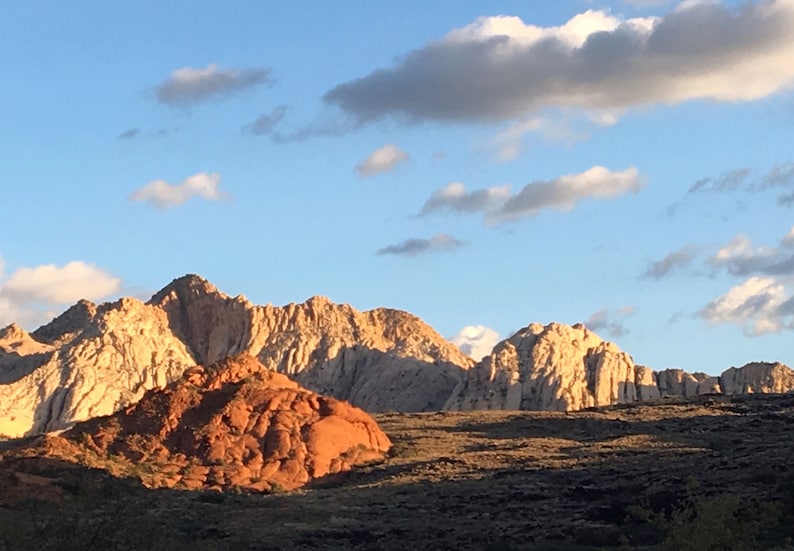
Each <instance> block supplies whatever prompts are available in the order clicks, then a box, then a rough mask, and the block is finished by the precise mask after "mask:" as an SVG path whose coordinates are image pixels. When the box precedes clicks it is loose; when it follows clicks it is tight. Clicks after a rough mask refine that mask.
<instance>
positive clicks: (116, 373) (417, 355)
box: [0, 276, 474, 437]
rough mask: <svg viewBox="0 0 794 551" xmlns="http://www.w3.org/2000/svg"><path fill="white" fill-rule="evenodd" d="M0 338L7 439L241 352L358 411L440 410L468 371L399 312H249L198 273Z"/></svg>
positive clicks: (101, 410)
mask: <svg viewBox="0 0 794 551" xmlns="http://www.w3.org/2000/svg"><path fill="white" fill-rule="evenodd" d="M3 331H4V333H3V335H5V336H4V337H2V338H0V435H5V436H10V437H16V436H22V435H28V434H35V433H40V432H47V431H53V430H59V429H64V428H67V427H68V426H70V425H71V424H73V423H74V422H77V421H82V420H86V419H91V418H93V417H97V416H101V415H109V414H111V413H113V412H115V411H118V410H120V409H122V408H125V407H127V406H128V405H130V404H134V403H135V402H137V401H138V400H140V398H141V397H142V396H143V394H144V393H145V392H146V391H147V390H150V389H153V388H162V387H164V386H166V385H167V384H169V383H170V382H173V381H175V380H177V379H178V378H179V377H180V376H181V375H182V373H183V372H184V370H185V369H187V368H188V367H190V366H193V365H196V364H204V365H208V364H210V363H213V362H215V361H218V360H220V359H223V358H226V357H229V356H233V355H236V354H240V353H245V354H249V355H251V356H255V357H257V358H258V360H259V361H260V362H261V363H262V364H263V365H264V366H265V367H266V369H268V370H271V371H275V372H279V373H283V374H286V375H288V376H289V377H291V378H293V379H294V380H296V381H298V382H299V383H300V384H302V385H303V386H305V387H307V388H310V389H312V390H315V391H317V392H321V393H323V394H329V395H331V396H334V397H336V398H339V399H344V400H348V401H350V402H351V403H353V404H354V405H357V406H359V407H362V408H364V409H366V410H368V411H384V410H400V411H431V410H439V409H441V407H442V406H443V405H444V403H445V401H446V400H447V398H448V397H449V395H450V393H451V392H452V390H453V389H454V388H455V387H456V386H457V384H458V383H459V382H460V380H461V376H462V373H463V371H465V370H466V369H468V368H469V367H471V366H472V365H473V364H474V362H473V360H471V359H470V358H468V357H467V356H465V355H464V354H462V353H461V352H460V351H459V350H458V349H457V348H456V347H455V346H454V345H453V344H452V343H450V342H448V341H446V340H445V339H444V338H443V337H441V335H439V334H438V333H436V332H435V331H434V330H433V329H432V328H430V327H429V326H428V325H427V324H425V323H424V322H422V321H421V320H420V319H419V318H417V317H416V316H412V315H411V314H408V313H406V312H401V311H398V310H390V309H385V308H380V309H376V310H371V311H368V312H359V311H357V310H355V309H354V308H352V307H350V306H348V305H346V304H334V303H332V302H331V301H329V300H328V299H326V298H324V297H314V298H311V299H309V300H308V301H306V302H305V303H303V304H289V305H287V306H283V307H274V306H271V305H268V306H256V305H254V304H252V303H250V302H249V301H248V300H247V299H245V297H242V296H238V297H234V298H232V297H229V296H227V295H225V294H224V293H222V292H220V291H218V289H216V288H215V287H214V286H212V285H211V284H210V283H209V282H207V281H206V280H204V279H202V278H200V277H198V276H185V277H182V278H179V279H176V280H174V281H173V282H172V283H171V284H169V285H168V286H166V287H165V288H164V289H162V290H161V291H160V292H158V293H157V294H155V295H154V296H153V297H152V299H151V300H150V301H148V302H147V303H142V302H141V301H139V300H137V299H134V298H123V299H121V300H119V301H117V302H114V303H108V304H103V305H100V306H96V305H93V304H92V303H90V302H87V301H81V302H79V303H77V304H76V305H75V306H73V307H72V308H70V309H69V310H67V311H66V312H65V313H64V314H62V315H61V316H59V317H58V318H56V319H55V320H53V321H52V322H51V323H49V324H47V325H45V326H43V327H42V328H40V329H38V330H36V331H35V332H33V334H31V335H29V334H27V333H25V332H24V331H23V330H22V329H21V328H19V327H16V326H10V327H9V328H6V329H5V330H3ZM19 343H23V344H19Z"/></svg>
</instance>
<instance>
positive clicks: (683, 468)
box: [0, 400, 794, 551]
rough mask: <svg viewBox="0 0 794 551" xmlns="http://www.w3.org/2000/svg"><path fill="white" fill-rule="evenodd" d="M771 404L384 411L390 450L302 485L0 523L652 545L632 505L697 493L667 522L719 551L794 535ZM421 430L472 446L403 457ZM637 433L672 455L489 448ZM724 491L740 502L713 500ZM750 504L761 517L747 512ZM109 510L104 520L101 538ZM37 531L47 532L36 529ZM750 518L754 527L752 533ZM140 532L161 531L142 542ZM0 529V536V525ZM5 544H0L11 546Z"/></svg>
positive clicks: (107, 543) (430, 543)
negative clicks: (660, 412)
mask: <svg viewBox="0 0 794 551" xmlns="http://www.w3.org/2000/svg"><path fill="white" fill-rule="evenodd" d="M773 402H774V400H773ZM786 403H787V402H781V403H779V406H774V405H771V404H767V405H768V406H769V407H768V408H766V409H761V410H752V411H750V412H748V413H747V414H746V415H738V414H735V413H731V412H727V413H725V414H721V415H716V416H715V415H709V414H703V413H700V414H697V412H679V413H681V414H682V415H689V413H692V415H689V417H686V418H670V419H660V420H653V421H649V420H642V419H639V420H637V421H635V422H632V421H630V422H624V423H621V422H619V421H617V422H616V421H615V420H614V419H612V418H607V419H603V420H602V419H596V422H595V423H593V424H590V425H582V424H581V423H580V422H579V421H580V419H577V418H576V415H572V416H571V417H570V418H566V417H563V418H556V419H532V418H529V417H528V418H527V419H522V418H521V414H516V415H514V416H511V417H509V418H507V419H506V420H505V421H504V422H501V423H500V422H497V419H496V417H495V416H494V415H489V414H479V415H478V414H474V413H467V414H458V413H455V414H443V415H438V416H435V415H410V416H384V418H387V419H386V421H388V423H384V424H389V425H390V426H393V427H396V428H395V429H394V430H396V431H397V432H396V433H392V434H391V436H393V439H394V440H395V441H396V442H400V443H402V444H404V445H403V446H401V447H400V448H399V449H397V450H396V451H395V452H393V453H392V454H391V456H390V457H388V458H386V459H385V460H384V461H383V462H381V463H376V464H372V465H368V466H364V467H361V468H360V469H358V470H357V471H356V472H353V473H351V474H350V475H347V478H344V477H336V478H334V477H328V478H326V479H321V480H318V481H317V482H316V483H315V484H314V485H312V486H310V487H309V488H308V489H307V490H305V491H299V492H295V493H293V494H287V495H279V496H275V495H274V496H246V495H239V496H238V495H229V494H200V493H193V492H179V491H170V490H160V491H145V492H144V491H142V490H141V491H131V492H130V493H129V494H124V493H122V494H121V495H117V496H113V497H110V498H107V499H103V500H99V499H94V500H93V501H92V500H91V499H87V500H83V501H79V504H78V506H76V505H75V503H76V501H75V500H73V501H70V502H68V504H67V505H63V506H61V505H57V504H56V505H54V506H38V508H37V509H35V514H34V515H33V516H31V515H30V514H29V513H30V510H29V509H24V510H23V509H20V508H19V507H12V508H5V509H0V520H2V521H3V522H8V521H7V520H5V519H9V518H10V519H12V522H13V523H15V524H19V525H20V526H23V527H26V528H25V529H26V531H25V532H24V534H23V535H26V536H25V537H29V538H33V539H29V540H26V543H31V544H35V545H32V547H29V548H41V549H48V548H57V547H53V546H48V545H47V542H48V541H50V540H49V539H48V538H51V537H52V534H53V533H54V532H58V531H61V530H66V531H67V534H73V533H74V532H75V531H74V530H73V529H72V528H69V524H68V523H67V522H66V521H67V520H68V521H69V522H70V523H71V522H77V525H78V526H81V527H82V528H81V530H87V529H88V528H89V527H91V526H98V527H102V529H101V530H100V529H97V530H96V532H95V533H90V532H88V533H87V535H86V537H88V536H90V537H92V538H94V539H93V540H91V544H92V545H93V548H140V546H141V545H144V544H148V545H149V548H160V549H182V548H198V549H230V548H247V549H261V550H264V549H317V548H322V549H373V550H374V549H383V550H392V549H394V550H401V551H402V550H405V549H412V548H417V549H506V550H510V549H549V550H550V549H560V550H561V549H581V550H585V549H588V550H590V549H602V548H615V547H619V546H620V545H625V546H626V547H630V548H633V547H635V546H654V545H657V544H660V543H662V542H663V541H664V540H665V538H667V537H669V534H668V533H666V532H665V527H664V524H663V523H661V524H660V523H659V522H658V521H654V520H652V519H650V518H649V519H645V518H643V517H642V514H645V513H647V515H650V516H653V515H656V516H661V517H665V515H675V514H676V511H678V510H682V508H684V509H683V510H684V512H685V513H686V510H685V507H686V506H687V504H689V503H703V504H705V505H704V507H705V509H703V511H704V513H703V514H707V516H708V518H705V517H698V515H697V514H695V515H694V516H693V517H692V518H689V517H686V516H683V517H680V520H682V522H683V523H682V524H680V525H678V526H677V528H676V529H677V530H679V531H681V533H683V534H691V536H692V537H693V538H694V537H696V536H698V535H699V534H700V535H702V533H704V532H708V531H713V532H714V534H713V535H714V537H719V535H720V534H722V533H724V532H725V531H726V530H736V532H735V535H734V537H735V538H736V540H735V542H734V543H735V545H734V546H733V547H731V546H730V545H729V546H725V547H721V548H724V549H753V548H770V547H774V545H777V548H782V549H785V548H787V547H786V546H785V545H781V544H784V543H785V540H784V538H785V537H787V536H791V535H794V534H790V527H791V526H792V525H794V518H792V511H794V507H792V506H794V462H792V461H791V456H790V452H791V449H794V431H791V430H788V431H786V430H783V429H784V428H785V426H788V422H787V421H784V419H789V418H790V417H791V416H792V415H794V413H792V412H791V411H790V410H789V409H787V408H789V407H790V406H788V405H785V404H786ZM684 407H686V406H684ZM608 413H609V414H610V415H614V414H616V412H615V411H610V412H608ZM768 413H775V414H776V415H777V417H775V416H771V417H770V416H769V415H767V414H768ZM528 415H529V414H528ZM478 419H479V420H478ZM688 427H690V428H688ZM707 427H710V428H711V430H708V431H707V430H705V429H706V428H707ZM584 428H587V433H586V434H583V433H582V430H583V429H584ZM428 431H429V432H433V431H436V432H438V433H439V434H440V435H443V434H447V435H449V436H450V437H454V438H458V437H459V436H460V437H462V436H464V435H466V436H467V437H469V438H470V439H474V440H480V441H481V444H482V447H483V451H482V452H477V451H476V450H475V451H468V452H467V451H463V452H456V451H455V450H454V449H452V448H439V450H438V452H437V453H435V452H434V453H435V455H434V456H432V457H428V456H427V455H428V454H427V450H425V453H424V455H421V454H420V455H419V456H417V453H419V451H418V450H414V449H411V448H410V445H411V444H416V443H417V442H418V440H417V439H412V437H411V436H410V435H412V434H419V433H422V432H428ZM600 431H603V432H600ZM642 431H644V432H645V433H647V434H653V435H656V436H657V437H658V438H659V440H660V441H661V442H662V443H664V442H665V441H666V442H668V443H670V444H673V445H674V446H673V448H672V450H673V451H672V452H671V448H670V447H666V446H659V447H651V448H648V449H636V450H634V451H633V452H631V453H608V454H605V455H603V456H600V457H591V456H571V457H561V458H559V463H558V464H557V466H555V463H554V461H556V460H557V459H555V458H551V459H547V460H546V462H545V463H544V462H543V461H541V460H539V459H537V458H536V455H537V454H536V453H532V450H531V449H529V450H526V449H524V448H517V449H512V450H511V449H507V448H501V446H502V445H509V444H511V440H515V441H516V442H518V441H521V440H522V439H527V438H536V439H537V442H536V445H537V446H539V447H538V448H537V450H536V451H538V452H540V451H542V446H543V445H544V444H543V442H542V439H544V438H569V439H571V440H577V439H581V440H582V441H585V440H586V441H588V442H595V443H598V442H605V441H609V440H612V439H615V438H623V437H631V436H633V435H635V434H636V433H637V432H642ZM679 434H683V436H679ZM406 435H407V436H406ZM681 438H683V439H685V440H689V439H696V440H700V441H702V443H703V444H704V445H703V446H700V447H699V448H697V449H695V448H693V449H688V450H679V451H680V453H678V452H676V451H675V450H676V447H675V444H677V443H679V440H680V439H681ZM489 444H496V445H497V446H498V447H497V449H490V448H489V447H488V445H489ZM440 445H441V444H440ZM445 445H446V444H445ZM525 451H527V452H528V453H524V452H525ZM629 451H631V450H629ZM508 452H512V453H513V454H515V456H512V455H510V454H509V453H508ZM502 453H504V454H505V455H504V456H501V455H500V454H502ZM493 456H496V457H497V459H499V461H500V463H499V464H498V466H496V467H494V466H489V464H488V463H486V462H485V461H484V459H486V458H487V457H493ZM567 459H573V460H576V462H575V463H573V464H572V463H570V462H566V460H567ZM1 466H2V465H0V467H1ZM471 469H474V471H472V470H471ZM733 496H735V499H738V500H740V507H737V508H735V509H731V508H730V507H727V508H726V507H724V506H723V505H724V504H728V505H730V503H731V500H732V499H734V497H733ZM764 503H767V504H772V505H773V506H772V507H767V506H765V505H764ZM775 504H779V505H781V507H778V508H777V509H776V508H775ZM756 506H757V507H756ZM753 507H755V508H754V509H753ZM694 511H695V513H697V510H694ZM753 511H757V512H758V511H760V512H761V513H762V514H763V516H762V517H761V518H756V517H753V516H752V515H753V514H755V513H753ZM739 512H741V513H742V514H741V515H739V514H736V513H739ZM111 514H112V515H113V518H114V519H116V520H115V523H114V524H113V527H114V530H113V531H112V533H111V532H110V531H109V530H108V526H109V524H108V523H109V522H110V520H109V519H110V515H111ZM676 518H678V517H676ZM31 519H34V520H31ZM31 526H32V527H33V528H30V527H31ZM46 526H49V527H51V528H52V530H43V528H44V527H46ZM759 527H762V528H763V531H759V532H758V533H754V532H753V531H754V530H755V529H756V528H759ZM28 528H30V529H28ZM34 528H35V529H36V530H34ZM70 530H71V531H70ZM786 530H788V532H787V531H786ZM53 531H54V532H53ZM687 531H688V532H687ZM83 533H84V532H81V531H77V536H79V535H80V534H83ZM155 533H156V534H161V535H162V534H165V535H167V536H168V537H169V538H171V539H169V540H168V541H164V542H160V541H151V542H149V541H142V539H141V538H147V537H153V536H151V534H155ZM707 535H708V534H707ZM77 536H75V537H77ZM750 536H752V538H750ZM0 537H6V535H5V534H4V533H3V530H0ZM70 537H72V536H70ZM743 538H744V539H743ZM747 538H750V539H747ZM172 540H173V541H172ZM20 541H21V540H20ZM68 541H70V542H73V543H75V544H77V543H85V542H84V541H82V540H76V539H71V540H68ZM42 542H43V543H42ZM15 543H16V540H15V541H12V542H11V545H8V544H7V547H8V548H9V549H16V548H21V547H20V546H19V545H17V546H16V547H14V544H15ZM189 545H192V546H194V547H188V546H189ZM89 547H90V546H89ZM82 548H85V546H84V545H83V546H82Z"/></svg>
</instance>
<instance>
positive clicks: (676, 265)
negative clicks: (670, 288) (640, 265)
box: [644, 245, 697, 279]
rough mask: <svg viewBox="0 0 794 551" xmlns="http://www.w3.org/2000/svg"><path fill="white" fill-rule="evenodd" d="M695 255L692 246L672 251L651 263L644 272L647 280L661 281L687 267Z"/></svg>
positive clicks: (695, 251) (695, 252)
mask: <svg viewBox="0 0 794 551" xmlns="http://www.w3.org/2000/svg"><path fill="white" fill-rule="evenodd" d="M696 254H697V250H696V249H695V247H694V246H692V245H684V246H683V247H681V248H680V249H678V250H675V251H672V252H671V253H669V254H667V255H666V256H665V257H664V258H662V259H661V260H658V261H656V262H651V264H650V265H649V266H648V268H647V269H646V270H645V275H644V276H645V277H646V278H647V279H661V278H663V277H666V276H668V275H670V274H671V273H673V272H675V271H677V270H679V269H681V268H685V267H686V266H688V265H689V264H690V263H691V262H692V261H693V260H694V259H695V255H696Z"/></svg>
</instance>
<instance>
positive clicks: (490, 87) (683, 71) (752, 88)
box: [323, 0, 794, 123]
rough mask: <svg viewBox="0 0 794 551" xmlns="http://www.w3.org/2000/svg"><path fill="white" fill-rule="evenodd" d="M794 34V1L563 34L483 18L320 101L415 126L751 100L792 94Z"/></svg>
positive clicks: (683, 7) (673, 14)
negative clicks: (544, 112) (786, 91)
mask: <svg viewBox="0 0 794 551" xmlns="http://www.w3.org/2000/svg"><path fill="white" fill-rule="evenodd" d="M793 32H794V2H792V0H767V1H763V2H745V3H741V4H739V5H732V4H728V3H727V2H720V1H709V2H684V3H682V4H680V5H679V6H678V7H677V8H676V9H674V10H672V11H670V12H669V13H667V14H665V15H664V16H661V17H648V18H631V19H622V18H619V17H617V16H615V15H612V14H610V13H609V12H607V11H598V10H588V11H586V12H585V13H581V14H579V15H576V16H575V17H573V18H572V19H571V20H569V21H568V22H567V23H565V24H564V25H561V26H559V27H540V26H535V25H532V24H527V23H525V22H524V21H522V20H521V19H520V18H518V17H508V16H495V17H482V18H479V19H478V20H476V21H475V22H473V23H472V24H470V25H468V26H466V27H463V28H460V29H455V30H453V31H451V32H450V33H448V34H447V35H446V36H445V37H444V38H443V39H441V40H436V41H433V42H430V43H428V44H426V45H425V46H423V47H421V48H419V49H417V50H414V51H413V52H410V53H408V54H407V55H404V56H403V57H401V58H399V59H398V60H397V61H396V62H395V63H394V64H393V65H392V66H391V67H385V68H380V69H377V70H375V71H373V72H371V73H369V74H368V75H365V76H363V77H361V78H357V79H355V80H351V81H349V82H345V83H342V84H339V85H337V86H336V87H334V88H332V89H330V90H329V91H327V92H326V93H325V95H324V98H323V99H324V101H325V102H326V103H327V104H328V105H332V106H336V107H338V108H339V109H341V110H342V112H344V113H346V114H348V115H350V116H352V117H353V118H355V119H356V120H358V121H363V122H367V121H373V120H378V119H382V118H386V117H391V118H396V119H400V120H404V121H407V122H411V123H418V122H421V121H426V120H435V121H454V122H479V121H487V122H497V121H506V120H515V119H519V118H521V117H523V116H526V115H528V114H531V113H535V112H538V111H540V110H543V109H549V108H551V109H570V108H573V109H578V110H583V111H585V112H591V111H596V112H598V111H607V112H608V111H613V112H615V113H619V112H621V111H624V110H628V109H631V108H633V107H636V106H641V105H652V104H677V103H681V102H685V101H691V100H703V99H705V100H714V101H722V102H739V101H753V100H759V99H762V98H765V97H768V96H770V95H771V94H774V93H776V92H778V91H781V90H784V89H788V88H790V87H791V86H792V85H793V84H794V64H792V63H790V61H791V59H792V58H794V40H792V39H791V37H792V33H793Z"/></svg>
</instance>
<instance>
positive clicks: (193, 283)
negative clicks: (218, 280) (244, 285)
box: [146, 274, 227, 305]
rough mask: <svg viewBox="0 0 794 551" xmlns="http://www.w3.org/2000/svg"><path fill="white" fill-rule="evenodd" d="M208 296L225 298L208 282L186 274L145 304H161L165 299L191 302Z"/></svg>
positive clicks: (198, 276) (225, 296)
mask: <svg viewBox="0 0 794 551" xmlns="http://www.w3.org/2000/svg"><path fill="white" fill-rule="evenodd" d="M208 295H221V296H222V297H224V298H227V295H225V294H224V293H222V292H221V291H219V290H218V288H217V287H215V286H214V285H213V284H212V283H210V282H209V281H208V280H206V279H204V278H203V277H201V276H200V275H197V274H186V275H183V276H182V277H178V278H176V279H174V280H173V281H171V283H169V284H168V285H166V286H165V287H163V288H162V289H160V290H159V291H157V292H156V293H155V294H154V295H152V298H150V299H149V300H148V302H147V303H146V304H155V305H156V304H162V302H163V301H164V300H166V299H169V298H170V299H171V300H173V299H174V298H178V299H179V300H182V301H191V300H195V299H197V298H201V297H205V296H208Z"/></svg>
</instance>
